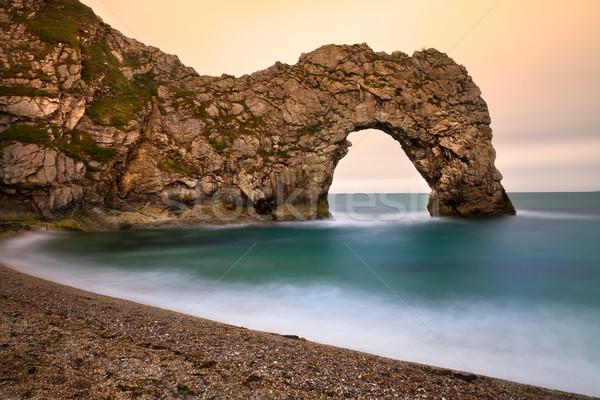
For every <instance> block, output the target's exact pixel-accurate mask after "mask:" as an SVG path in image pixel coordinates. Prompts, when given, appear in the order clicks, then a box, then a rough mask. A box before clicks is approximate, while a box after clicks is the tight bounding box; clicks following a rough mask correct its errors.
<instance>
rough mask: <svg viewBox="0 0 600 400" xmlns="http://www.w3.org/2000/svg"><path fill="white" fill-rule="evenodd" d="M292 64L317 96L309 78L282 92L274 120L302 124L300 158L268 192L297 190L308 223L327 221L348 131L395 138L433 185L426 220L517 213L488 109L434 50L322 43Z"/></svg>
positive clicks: (461, 73)
mask: <svg viewBox="0 0 600 400" xmlns="http://www.w3.org/2000/svg"><path fill="white" fill-rule="evenodd" d="M369 50H370V49H369ZM297 65H302V66H303V68H304V69H305V73H306V76H308V77H311V78H312V77H314V76H319V77H320V78H319V80H317V84H316V87H317V89H318V90H314V88H315V85H314V84H313V82H311V81H310V80H308V83H307V82H306V81H301V82H292V83H291V84H290V83H288V84H286V86H285V88H286V91H285V92H284V95H285V96H286V100H285V101H284V104H283V107H282V109H281V110H282V114H283V115H282V116H281V117H280V119H283V120H284V121H287V122H289V123H291V124H292V125H294V124H296V125H298V124H300V123H304V124H305V125H304V126H301V127H299V128H296V129H297V130H296V132H297V134H298V135H297V136H298V138H297V142H296V143H295V144H296V145H297V147H298V149H300V150H301V152H300V154H299V155H298V158H292V159H291V160H288V162H287V163H286V165H285V167H284V168H281V169H280V170H279V171H278V170H277V168H275V170H274V171H275V173H274V175H273V176H274V177H275V179H276V181H275V182H273V184H274V185H275V186H277V188H278V189H277V191H273V190H271V192H272V193H277V194H278V195H279V196H280V197H281V196H283V197H284V198H285V197H286V196H291V195H292V193H295V194H293V199H292V200H291V201H289V202H288V203H289V205H292V204H293V205H295V206H296V207H297V208H302V207H304V208H305V210H304V211H303V212H304V213H305V214H306V216H307V217H317V218H318V217H325V216H327V215H328V206H327V194H328V191H329V187H330V186H331V183H332V179H333V174H334V171H335V168H336V166H337V164H338V162H339V161H340V160H341V159H342V157H344V155H345V154H346V153H347V151H348V144H349V143H348V141H347V140H346V139H347V137H348V135H349V134H350V133H352V132H355V131H360V130H364V129H377V130H380V131H383V132H385V133H387V134H388V135H390V136H391V137H392V138H393V139H394V140H395V141H397V142H398V144H399V145H400V146H401V147H402V149H403V150H404V152H405V154H406V155H407V156H408V158H409V160H410V161H411V162H412V164H413V165H414V167H415V168H416V170H417V171H418V173H419V174H420V175H421V176H422V177H423V179H424V180H425V182H426V183H427V185H428V186H429V188H430V189H431V192H430V197H429V204H428V210H429V212H430V213H431V214H435V215H440V216H465V217H481V216H492V215H510V214H514V213H515V210H514V207H513V206H512V204H511V202H510V199H509V198H508V196H507V195H506V193H505V191H504V188H503V187H502V185H501V183H500V181H501V179H502V175H501V174H500V172H499V171H498V170H497V169H496V167H495V165H494V161H495V157H496V153H495V150H494V148H493V146H492V143H491V139H492V130H491V128H490V117H489V112H488V108H487V105H486V103H485V101H484V100H483V99H482V98H481V92H480V90H479V88H478V87H477V86H476V85H475V84H474V83H473V80H472V79H471V77H470V76H469V75H468V73H467V71H466V69H465V68H464V67H463V66H461V65H458V64H456V63H455V62H454V61H453V60H452V59H450V58H449V57H448V56H446V55H445V54H443V53H440V52H438V51H437V50H434V49H429V50H426V51H422V52H415V54H414V55H413V56H412V57H409V56H407V55H405V54H403V53H400V52H395V53H392V55H387V54H385V53H374V52H372V51H370V52H368V51H365V48H363V46H361V45H358V46H333V45H331V46H324V47H322V48H320V49H317V50H315V51H314V52H312V53H309V54H304V55H302V56H301V57H300V60H299V63H298V64H297ZM313 99H316V101H318V102H319V104H320V105H321V107H318V106H316V107H315V106H314V105H312V104H311V102H313V101H315V100H313ZM290 105H293V106H294V107H290ZM286 106H288V107H287V108H286ZM284 136H285V135H284ZM282 177H283V178H282ZM286 177H288V178H286ZM289 177H292V178H291V179H290V178H289ZM299 190H301V191H302V193H298V192H299ZM264 200H266V202H267V203H269V202H270V204H271V205H273V206H275V208H276V209H277V211H281V206H285V205H286V202H284V203H281V200H279V203H277V204H275V203H274V202H273V199H272V197H270V196H266V199H263V204H264V203H265V202H264ZM258 203H260V201H259V202H258ZM270 208H271V207H267V209H270ZM280 215H281V214H280Z"/></svg>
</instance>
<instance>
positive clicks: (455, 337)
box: [0, 192, 600, 396]
mask: <svg viewBox="0 0 600 400" xmlns="http://www.w3.org/2000/svg"><path fill="white" fill-rule="evenodd" d="M509 196H510V198H511V200H512V201H513V203H514V205H515V207H516V209H517V215H516V216H510V217H494V218H482V219H460V218H431V217H430V216H429V214H428V212H427V210H426V204H427V199H428V194H424V193H412V194H389V193H377V194H374V193H371V194H331V195H330V196H329V204H330V210H331V213H332V215H333V218H332V219H330V220H322V221H306V222H283V223H277V224H242V225H227V226H221V227H215V226H210V227H197V228H187V229H177V230H134V231H114V232H55V231H36V232H33V233H31V234H27V235H23V236H20V237H17V238H15V239H12V240H9V241H6V242H3V243H0V262H2V263H4V264H6V265H8V266H11V267H13V268H15V269H17V270H19V271H22V272H25V273H29V274H32V275H35V276H39V277H42V278H45V279H48V280H52V281H56V282H59V283H63V284H67V285H70V286H75V287H78V288H81V289H85V290H90V291H93V292H97V293H101V294H106V295H110V296H114V297H119V298H125V299H129V300H133V301H136V302H139V303H144V304H149V305H153V306H157V307H161V308H165V309H171V310H175V311H179V312H184V313H187V314H192V315H196V316H199V317H203V318H208V319H212V320H216V321H220V322H225V323H229V324H232V325H236V326H244V327H247V328H251V329H257V330H261V331H269V332H277V333H280V334H293V335H298V336H301V337H304V338H306V339H308V340H312V341H315V342H320V343H325V344H331V345H336V346H341V347H347V348H351V349H356V350H360V351H365V352H368V353H372V354H377V355H382V356H386V357H390V358H395V359H401V360H406V361H412V362H419V363H424V364H431V365H436V366H440V367H447V368H452V369H457V370H462V371H468V372H473V373H478V374H484V375H489V376H493V377H499V378H504V379H509V380H513V381H517V382H523V383H528V384H533V385H538V386H543V387H548V388H553V389H559V390H565V391H570V392H576V393H582V394H587V395H595V396H598V395H600V382H599V381H598V379H597V378H598V376H600V341H599V340H598V338H600V291H599V290H598V287H600V263H599V262H598V260H599V259H600V247H599V246H598V243H597V242H598V233H600V192H537V193H509Z"/></svg>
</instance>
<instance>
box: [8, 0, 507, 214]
mask: <svg viewBox="0 0 600 400" xmlns="http://www.w3.org/2000/svg"><path fill="white" fill-rule="evenodd" d="M57 5H62V6H65V5H66V6H65V7H66V8H65V9H70V8H69V7H71V8H73V9H74V10H75V11H73V12H79V13H81V14H82V15H83V17H81V18H80V19H79V20H78V21H80V22H78V23H80V24H81V26H78V27H77V28H78V29H79V30H78V32H83V33H80V36H78V37H77V41H75V42H74V41H73V39H72V38H71V39H70V40H69V41H65V42H59V43H52V41H51V40H50V39H48V38H46V37H44V35H43V34H41V36H36V32H38V31H36V29H35V27H36V25H35V24H36V23H39V21H40V20H41V21H45V20H44V16H45V15H46V14H45V13H47V12H48V7H52V6H57ZM0 7H3V10H2V14H3V15H5V16H7V18H8V19H9V21H10V23H5V24H3V25H2V27H3V30H2V32H0V39H1V41H2V44H1V45H0V46H2V47H3V51H2V54H1V56H0V61H1V62H2V63H3V64H4V68H8V71H10V66H11V65H15V63H21V64H19V65H21V66H23V65H26V66H27V68H23V67H21V68H20V69H19V70H18V72H15V73H6V74H5V73H3V75H2V83H1V85H2V88H3V90H2V92H0V129H3V130H5V131H4V132H2V133H0V135H3V134H5V138H4V140H3V141H2V143H3V146H4V153H3V158H2V165H1V167H2V170H1V171H0V176H1V177H2V187H0V192H1V194H2V197H3V204H5V205H6V206H3V216H4V217H5V218H6V216H7V215H8V216H11V217H14V216H15V215H18V214H19V212H18V211H16V212H13V211H7V209H6V208H7V207H8V205H11V207H13V209H14V210H24V209H27V210H29V209H32V210H34V211H35V212H37V213H38V214H42V215H44V216H46V217H51V216H53V215H54V214H55V212H58V211H56V210H62V211H61V212H64V210H66V209H67V208H69V207H71V208H72V210H73V211H72V212H79V213H84V214H85V213H87V215H94V218H95V219H96V220H102V221H103V222H102V223H103V224H105V225H108V226H119V224H120V222H119V221H121V220H127V221H128V222H127V223H126V225H131V224H133V225H135V224H143V223H160V222H165V221H167V222H168V221H174V222H176V223H186V222H187V223H198V222H203V221H214V220H222V219H224V218H225V219H227V218H229V219H233V220H239V219H244V218H255V219H305V218H319V217H325V216H327V215H328V206H327V200H326V195H327V191H328V189H329V186H330V184H331V181H332V178H333V172H334V169H335V166H336V165H337V163H338V162H339V160H340V159H341V158H342V157H343V156H344V155H345V154H346V152H347V150H348V142H347V141H346V137H347V136H348V135H349V134H350V133H351V132H353V131H356V130H361V129H367V128H376V129H380V130H382V131H384V132H386V133H388V134H389V135H391V136H392V137H393V138H394V139H396V140H397V141H398V143H399V145H400V146H402V148H403V149H404V151H405V152H406V154H407V155H408V157H409V159H410V160H411V161H412V162H413V164H414V165H415V168H416V169H417V170H418V171H419V173H420V174H421V175H422V176H423V178H424V179H425V181H426V182H427V183H428V185H429V186H430V188H431V189H432V192H431V196H430V203H429V210H430V212H431V213H432V214H435V215H438V214H439V215H442V216H490V215H502V214H514V208H513V207H512V204H511V203H510V200H509V199H508V197H507V196H506V194H505V192H504V189H503V188H502V185H501V183H500V180H501V179H502V175H501V174H500V172H498V170H497V169H496V168H495V166H494V159H495V151H494V149H493V147H492V144H491V138H492V131H491V129H490V118H489V113H488V110H487V106H486V104H485V102H484V101H483V99H482V98H481V92H480V90H479V89H478V87H477V86H476V85H475V84H474V83H473V81H472V80H471V77H470V76H469V75H468V73H467V71H466V69H465V68H464V67H463V66H461V65H457V64H456V63H455V62H454V61H453V60H452V59H450V58H449V57H448V56H446V55H445V54H443V53H440V52H438V51H436V50H434V49H429V50H426V51H419V52H415V53H414V54H413V56H412V57H411V56H408V55H406V54H404V53H401V52H394V53H392V54H391V55H389V54H385V53H376V52H373V51H372V50H371V49H370V48H369V47H368V46H367V45H365V44H361V45H352V46H337V45H327V46H323V47H321V48H319V49H317V50H315V51H313V52H311V53H309V54H302V55H301V56H300V59H299V60H298V62H297V63H296V64H294V65H286V64H281V63H276V64H275V65H274V66H272V67H270V68H268V69H266V70H263V71H259V72H256V73H254V74H252V75H244V76H242V77H239V78H235V77H233V76H228V75H223V76H221V77H208V76H199V75H198V74H197V73H196V72H195V71H194V70H192V69H191V68H187V67H185V66H184V65H182V64H181V63H180V62H179V60H178V59H177V58H176V57H175V56H170V55H167V54H164V53H162V52H161V51H160V50H158V49H156V48H152V47H147V46H145V45H143V44H141V43H139V42H137V41H135V40H133V39H129V38H126V37H124V36H122V35H121V34H120V33H118V32H116V31H114V30H113V29H111V28H110V27H108V26H107V25H105V24H103V23H101V21H99V19H97V17H95V16H93V14H91V11H89V9H87V8H85V6H81V5H80V4H79V3H76V2H75V1H73V0H53V1H49V2H48V3H44V2H42V1H39V0H35V1H34V0H32V1H30V2H27V3H12V4H10V5H0ZM78 7H79V8H78ZM25 15H27V16H28V17H27V18H29V19H28V20H27V21H29V22H27V21H26V22H22V21H23V16H25ZM32 21H33V22H32ZM71 23H72V22H71ZM38 35H40V34H38ZM15 48H16V49H19V50H18V51H15V50H13V51H12V52H11V51H9V49H15ZM40 71H43V72H40ZM40 76H42V77H43V79H41V78H40ZM27 93H29V95H27ZM24 124H25V125H29V126H33V125H34V124H37V125H36V126H37V127H38V128H40V129H42V128H43V127H46V128H47V129H48V137H47V138H46V139H44V141H43V142H39V143H35V144H22V143H19V142H15V140H14V138H15V137H16V138H17V139H18V140H20V139H19V138H18V137H17V136H18V135H15V134H14V133H13V132H14V131H15V129H16V128H15V127H17V128H18V127H21V129H22V125H24ZM11 135H12V136H11ZM42 136H44V135H42ZM75 138H79V139H78V140H79V142H77V140H75ZM82 138H84V139H82ZM86 140H87V141H86ZM90 140H91V141H92V142H93V143H92V144H93V145H95V146H96V147H94V146H93V145H92V144H90V143H89V141H90ZM80 142H81V143H80ZM78 143H79V144H78ZM69 146H70V147H69ZM98 148H99V149H100V150H98ZM65 149H67V150H65ZM73 149H76V150H77V151H78V152H79V153H77V152H75V151H74V150H73ZM102 149H109V150H110V151H112V153H110V154H109V155H110V157H108V156H106V155H107V154H108V153H106V152H104V153H103V152H102ZM64 152H67V153H69V154H71V153H73V154H75V155H73V156H72V157H75V158H77V159H78V160H75V159H73V158H72V157H68V156H66V155H65V154H64ZM99 154H100V155H99ZM101 155H105V156H101ZM86 168H87V174H86ZM73 183H76V184H73ZM40 199H44V200H40ZM15 204H19V206H18V207H17V206H15ZM28 212H29V211H28ZM25 214H27V213H25ZM25 214H24V215H25Z"/></svg>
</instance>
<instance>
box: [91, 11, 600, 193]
mask: <svg viewBox="0 0 600 400" xmlns="http://www.w3.org/2000/svg"><path fill="white" fill-rule="evenodd" d="M83 3H85V4H87V5H88V6H90V7H92V9H93V10H94V11H95V12H96V14H98V15H99V16H100V17H101V18H102V19H103V20H104V21H105V22H107V23H108V24H110V25H111V26H113V27H114V28H116V29H118V30H120V31H121V32H122V33H123V34H125V35H126V36H129V37H133V38H136V39H138V40H140V41H142V42H144V43H146V44H149V45H152V46H156V47H158V48H160V49H161V50H163V51H165V52H167V53H171V54H176V55H177V56H179V58H180V59H181V61H182V62H183V63H184V64H186V65H188V66H191V67H193V68H194V69H196V71H198V72H199V73H200V74H203V75H221V74H223V73H227V74H231V75H235V76H241V75H243V74H249V73H252V72H255V71H258V70H261V69H264V68H267V67H269V66H270V65H272V64H274V63H275V62H276V61H281V62H284V63H287V64H294V63H296V62H297V60H298V57H299V56H300V54H301V53H303V52H310V51H312V50H314V49H316V48H318V47H320V46H322V45H324V44H329V43H334V44H353V43H363V42H365V43H367V44H368V45H369V46H371V48H372V49H374V50H375V51H385V52H388V53H391V52H393V51H396V50H400V51H403V52H405V53H407V54H412V53H413V52H414V51H415V50H420V49H422V48H429V47H434V48H436V49H438V50H440V51H442V52H445V53H447V54H448V55H449V56H450V57H452V58H453V59H454V60H455V61H456V62H458V63H459V64H462V65H464V66H465V67H466V68H467V70H468V71H469V73H470V75H471V76H472V77H473V80H474V81H475V83H476V84H477V85H478V86H479V87H480V89H481V91H482V93H483V94H482V97H483V99H484V100H485V101H486V102H487V104H488V107H489V109H490V115H491V118H492V129H493V131H494V138H493V140H492V143H493V145H494V147H495V149H496V152H497V159H496V166H497V167H498V169H499V170H500V172H501V173H502V174H503V176H504V179H503V181H502V183H503V185H504V187H505V188H506V189H507V191H509V192H510V191H512V192H533V191H596V190H600V99H599V96H600V24H598V22H597V19H598V17H599V16H600V1H597V0H573V1H564V0H544V1H534V0H531V1H519V0H454V1H452V2H449V1H445V0H435V1H434V0H430V1H414V0H410V1H409V0H370V1H368V2H367V1H364V0H363V1H357V0H287V1H286V0H255V1H249V0H220V1H205V0H171V1H169V2H166V1H165V0H127V1H122V0H83ZM167 4H168V5H167ZM350 141H352V142H353V143H354V146H353V148H351V151H350V152H349V153H348V155H347V156H346V157H345V158H344V159H342V161H340V164H339V165H338V167H337V168H336V171H335V175H334V182H333V185H332V188H331V191H332V192H373V191H374V192H415V191H417V192H427V191H428V188H427V185H426V184H425V182H424V180H423V179H422V178H421V177H420V176H419V175H418V173H417V172H416V170H415V169H414V167H413V166H412V164H411V163H410V162H409V161H408V159H407V158H406V156H405V155H404V153H403V152H402V149H401V148H400V146H399V144H398V145H396V143H395V142H393V141H392V142H390V138H389V137H388V136H386V135H385V134H383V133H381V132H378V131H368V132H366V133H365V132H362V133H356V134H352V136H351V137H350ZM390 144H392V146H390Z"/></svg>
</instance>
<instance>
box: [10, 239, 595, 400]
mask: <svg viewBox="0 0 600 400" xmlns="http://www.w3.org/2000/svg"><path fill="white" fill-rule="evenodd" d="M6 235H7V234H6V233H4V234H3V235H0V238H1V237H2V236H4V237H6ZM21 398H39V399H49V398H52V399H67V398H106V399H108V398H111V399H130V398H139V399H146V398H147V399H151V398H200V399H591V397H586V396H582V395H576V394H570V393H565V392H559V391H554V390H549V389H544V388H539V387H534V386H529V385H524V384H519V383H514V382H509V381H504V380H500V379H494V378H489V377H484V376H480V375H475V374H471V373H466V372H458V371H452V370H448V369H442V368H436V367H431V366H426V365H420V364H414V363H408V362H403V361H398V360H391V359H388V358H384V357H378V356H374V355H370V354H366V353H361V352H358V351H353V350H347V349H343V348H337V347H333V346H327V345H321V344H317V343H312V342H309V341H306V340H303V339H302V338H298V337H296V336H293V335H279V334H272V333H265V332H258V331H252V330H249V329H245V328H242V327H235V326H231V325H226V324H222V323H218V322H214V321H209V320H205V319H201V318H197V317H192V316H188V315H185V314H180V313H176V312H172V311H168V310H162V309H159V308H155V307H150V306H146V305H141V304H137V303H134V302H131V301H127V300H120V299H115V298H111V297H107V296H102V295H98V294H94V293H90V292H86V291H83V290H79V289H75V288H71V287H68V286H64V285H60V284H56V283H52V282H48V281H45V280H42V279H39V278H35V277H32V276H28V275H25V274H22V273H19V272H16V271H13V270H11V269H9V268H7V267H5V266H0V399H21Z"/></svg>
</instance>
